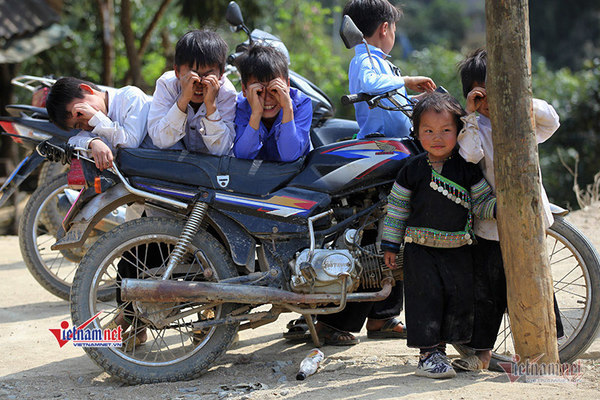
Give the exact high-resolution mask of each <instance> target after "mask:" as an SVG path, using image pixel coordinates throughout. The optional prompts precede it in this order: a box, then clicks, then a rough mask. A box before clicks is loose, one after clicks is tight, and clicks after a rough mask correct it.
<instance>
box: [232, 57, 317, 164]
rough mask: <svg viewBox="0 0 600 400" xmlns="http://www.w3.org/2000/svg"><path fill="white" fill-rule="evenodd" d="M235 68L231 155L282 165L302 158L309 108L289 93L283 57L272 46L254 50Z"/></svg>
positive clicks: (300, 96) (302, 99)
mask: <svg viewBox="0 0 600 400" xmlns="http://www.w3.org/2000/svg"><path fill="white" fill-rule="evenodd" d="M238 69H239V71H240V74H241V76H242V93H240V94H238V97H237V110H236V115H235V131H236V135H235V142H234V145H233V153H234V154H235V156H236V157H238V158H247V159H258V160H267V161H284V162H285V161H295V160H296V159H298V158H300V157H302V156H304V155H306V154H308V152H309V151H310V148H311V144H310V124H311V121H312V103H311V100H310V98H309V97H307V96H306V95H304V94H303V93H302V92H300V91H299V90H296V89H294V88H290V81H289V77H288V63H287V59H286V57H285V56H284V55H283V54H282V53H281V52H280V51H279V50H277V49H275V48H274V47H270V46H260V45H254V46H251V47H250V49H248V52H247V53H246V54H244V55H243V56H242V58H241V59H240V60H239V62H238Z"/></svg>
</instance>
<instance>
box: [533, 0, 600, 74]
mask: <svg viewBox="0 0 600 400" xmlns="http://www.w3.org/2000/svg"><path fill="white" fill-rule="evenodd" d="M529 18H530V26H531V29H530V34H531V46H532V49H533V50H534V51H535V52H536V53H538V54H540V55H541V56H543V57H545V58H546V59H547V60H548V64H549V65H550V66H551V67H552V68H553V69H556V68H561V67H564V66H567V67H570V68H573V69H581V68H582V67H583V65H584V63H585V62H586V60H589V59H591V58H595V57H600V2H599V1H598V0H578V1H576V2H571V1H564V0H543V1H542V0H531V1H530V2H529Z"/></svg>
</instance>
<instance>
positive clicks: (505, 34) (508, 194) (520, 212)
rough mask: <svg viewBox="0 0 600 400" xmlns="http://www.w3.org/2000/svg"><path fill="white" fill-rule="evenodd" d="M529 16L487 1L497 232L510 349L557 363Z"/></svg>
mask: <svg viewBox="0 0 600 400" xmlns="http://www.w3.org/2000/svg"><path fill="white" fill-rule="evenodd" d="M528 18H529V14H528V4H527V0H503V1H495V0H486V22H487V43H488V65H487V80H486V87H487V93H488V98H489V99H488V102H489V107H490V116H491V122H492V131H493V138H492V139H493V145H494V153H495V156H494V171H495V175H496V194H497V198H498V231H499V234H500V246H501V249H502V258H503V261H504V269H505V272H506V283H507V295H508V310H509V316H510V323H511V329H512V333H513V338H514V342H515V350H516V353H517V354H518V355H519V357H520V362H525V360H527V359H529V361H530V362H531V361H533V360H537V361H538V362H545V363H556V362H558V348H557V342H556V321H555V316H554V311H553V288H552V276H551V271H550V268H549V264H548V256H547V250H546V243H545V231H544V223H543V219H542V212H543V208H542V204H541V182H540V175H539V160H538V152H537V143H536V138H535V133H534V122H533V112H532V101H531V54H530V47H529V20H528ZM538 357H539V358H538Z"/></svg>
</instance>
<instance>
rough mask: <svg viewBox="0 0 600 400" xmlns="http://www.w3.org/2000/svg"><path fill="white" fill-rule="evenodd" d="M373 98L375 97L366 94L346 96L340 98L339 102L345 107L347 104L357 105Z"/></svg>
mask: <svg viewBox="0 0 600 400" xmlns="http://www.w3.org/2000/svg"><path fill="white" fill-rule="evenodd" d="M373 97H375V96H373V95H370V94H367V93H357V94H346V95H344V96H342V99H341V102H342V105H344V106H347V105H349V104H354V103H359V102H361V101H368V100H371V99H372V98H373Z"/></svg>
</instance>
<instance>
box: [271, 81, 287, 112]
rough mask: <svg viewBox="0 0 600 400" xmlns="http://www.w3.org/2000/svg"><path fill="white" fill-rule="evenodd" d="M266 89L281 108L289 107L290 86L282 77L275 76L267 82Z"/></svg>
mask: <svg viewBox="0 0 600 400" xmlns="http://www.w3.org/2000/svg"><path fill="white" fill-rule="evenodd" d="M267 90H268V91H269V92H270V93H271V95H272V96H273V97H274V98H275V100H277V103H279V105H280V106H281V108H286V107H291V105H292V99H291V98H290V88H289V87H288V85H287V83H285V81H284V80H283V79H282V78H275V79H273V80H272V81H271V82H269V86H267Z"/></svg>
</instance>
